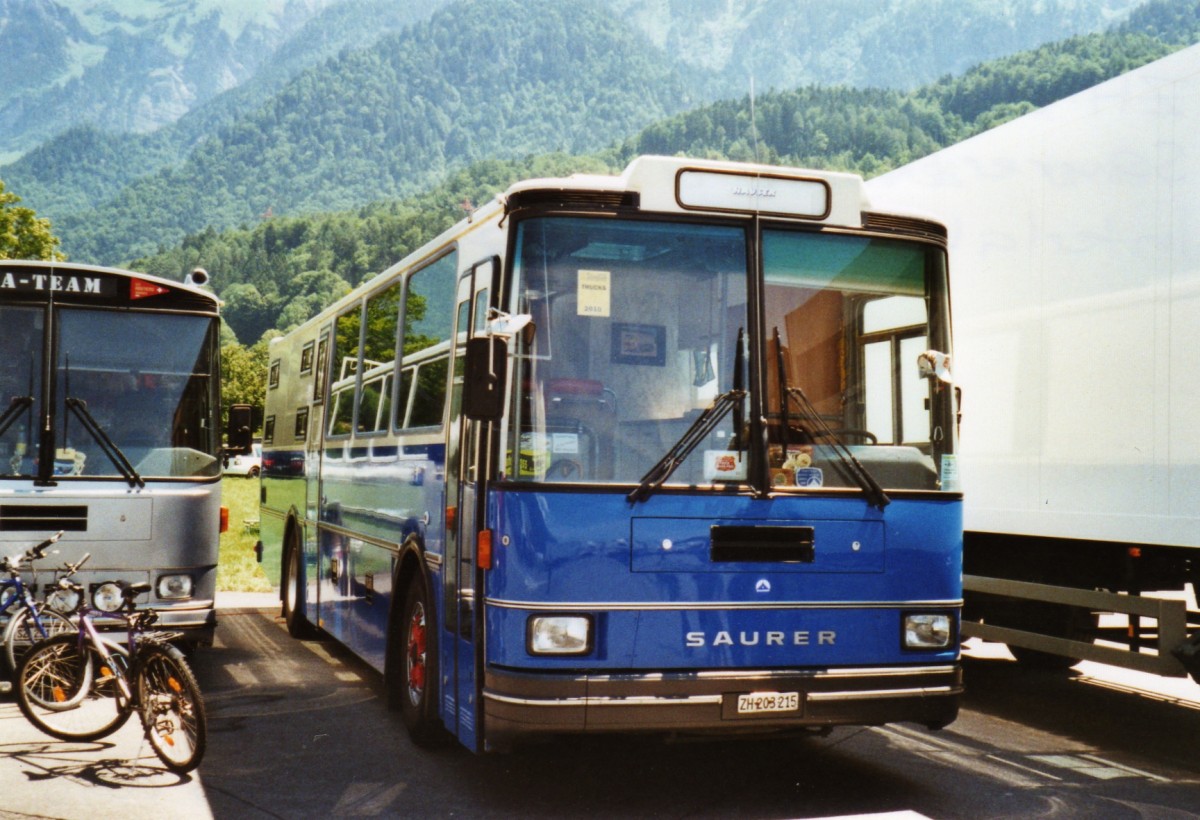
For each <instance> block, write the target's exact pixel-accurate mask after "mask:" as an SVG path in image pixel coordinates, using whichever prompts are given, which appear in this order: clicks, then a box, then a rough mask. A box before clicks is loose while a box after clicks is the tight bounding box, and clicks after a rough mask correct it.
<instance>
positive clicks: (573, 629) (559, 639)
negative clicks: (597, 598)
mask: <svg viewBox="0 0 1200 820" xmlns="http://www.w3.org/2000/svg"><path fill="white" fill-rule="evenodd" d="M526 646H527V648H528V650H529V654H530V655H586V654H587V653H589V652H591V651H592V618H591V616H590V615H534V616H533V617H531V618H530V619H529V627H528V630H527V632H526Z"/></svg>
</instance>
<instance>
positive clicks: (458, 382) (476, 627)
mask: <svg viewBox="0 0 1200 820" xmlns="http://www.w3.org/2000/svg"><path fill="white" fill-rule="evenodd" d="M498 268H499V260H498V259H495V258H493V259H489V260H487V261H485V262H481V263H479V264H477V265H475V266H474V267H473V268H471V269H470V270H469V271H468V272H466V273H465V274H463V276H462V278H461V279H459V283H458V292H457V295H456V298H455V303H456V305H457V311H456V316H457V319H456V326H455V336H454V338H455V349H454V359H453V361H454V370H453V373H454V375H453V379H454V384H453V392H452V394H451V395H452V397H453V398H452V400H451V404H450V423H449V426H448V430H447V442H446V445H447V446H446V554H445V564H444V567H445V576H444V583H443V613H444V617H443V630H444V631H443V633H442V638H443V640H442V647H443V649H442V669H443V675H442V680H443V681H446V684H445V686H444V687H443V691H442V699H443V707H444V716H445V720H446V725H447V726H448V727H449V728H450V729H451V731H453V732H454V733H455V734H456V735H457V736H458V739H459V740H460V741H461V742H462V743H463V744H465V745H466V746H468V747H469V748H472V749H476V750H478V740H479V735H478V726H477V725H476V718H477V715H478V714H479V712H478V711H477V710H478V705H479V704H478V689H479V679H478V677H477V675H478V674H479V673H480V670H481V669H482V654H483V646H482V642H481V638H482V635H481V634H480V632H481V630H482V617H481V616H482V608H481V606H480V602H481V601H482V600H483V590H482V589H479V588H478V586H477V580H480V579H479V578H478V575H477V572H476V563H475V546H476V544H475V542H476V532H477V530H478V526H477V524H478V512H477V504H478V502H479V499H480V496H479V494H478V492H477V486H478V485H477V482H478V479H479V476H480V470H481V467H480V464H479V460H480V458H482V457H483V455H484V453H485V449H484V447H483V444H482V442H481V438H482V432H483V430H482V427H483V425H481V424H480V423H479V422H474V421H471V420H469V419H467V418H466V417H465V416H464V415H463V414H462V390H463V371H464V369H465V368H464V361H465V356H466V343H467V340H468V339H469V338H471V337H472V336H473V335H475V334H476V333H478V332H481V331H482V328H483V325H484V322H485V320H486V317H487V305H488V293H489V288H490V286H491V283H492V282H493V280H494V277H495V274H496V271H497V270H498Z"/></svg>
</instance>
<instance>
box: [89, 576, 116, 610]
mask: <svg viewBox="0 0 1200 820" xmlns="http://www.w3.org/2000/svg"><path fill="white" fill-rule="evenodd" d="M92 606H94V607H96V609H99V610H100V611H101V612H116V611H117V610H118V609H120V608H121V586H120V584H115V583H113V582H112V581H109V582H108V583H104V584H101V585H100V586H98V587H96V589H95V591H94V592H93V593H92Z"/></svg>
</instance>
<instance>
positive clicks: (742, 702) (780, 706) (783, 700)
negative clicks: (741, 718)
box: [737, 692, 800, 715]
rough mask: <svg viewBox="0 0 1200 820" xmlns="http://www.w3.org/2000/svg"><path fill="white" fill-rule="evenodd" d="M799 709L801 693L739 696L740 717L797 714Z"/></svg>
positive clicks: (738, 709) (765, 693) (763, 693)
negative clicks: (780, 713)
mask: <svg viewBox="0 0 1200 820" xmlns="http://www.w3.org/2000/svg"><path fill="white" fill-rule="evenodd" d="M799 709H800V693H799V692H751V693H749V694H746V695H738V696H737V713H738V714H739V715H761V714H764V713H767V712H795V711H798V710H799Z"/></svg>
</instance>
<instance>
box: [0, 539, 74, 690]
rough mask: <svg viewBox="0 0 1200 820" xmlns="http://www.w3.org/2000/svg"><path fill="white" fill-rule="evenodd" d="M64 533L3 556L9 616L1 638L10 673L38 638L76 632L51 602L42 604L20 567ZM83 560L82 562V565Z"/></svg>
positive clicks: (1, 591)
mask: <svg viewBox="0 0 1200 820" xmlns="http://www.w3.org/2000/svg"><path fill="white" fill-rule="evenodd" d="M62 535H63V531H62V530H59V531H58V532H56V533H55V534H54V535H52V536H50V537H49V538H47V539H46V540H45V541H43V542H42V543H40V544H38V545H37V546H35V547H31V548H30V549H28V550H26V551H25V554H24V555H13V556H9V557H6V558H3V559H0V574H5V575H8V578H7V579H6V580H4V581H2V582H0V613H3V614H6V615H7V616H8V623H7V624H6V625H5V627H4V637H3V639H0V640H2V642H3V644H4V659H5V662H6V663H7V664H8V670H9V671H10V672H16V671H17V664H18V663H20V660H21V656H22V655H24V654H25V651H26V650H27V649H28V648H29V647H30V646H32V645H33V643H34V642H35V641H38V640H41V639H43V638H49V637H51V636H53V635H58V634H61V633H63V632H74V631H75V624H73V623H72V622H71V619H70V618H68V617H67V616H66V615H65V614H63V613H62V612H59V611H57V610H55V609H54V608H53V607H52V606H50V605H49V604H50V602H49V601H47V602H46V604H43V605H39V604H38V602H37V599H35V598H34V596H33V591H32V590H31V589H30V588H29V587H28V586H27V585H26V584H25V582H24V580H23V579H22V578H21V566H22V565H24V564H30V565H32V564H33V562H34V561H37V560H39V559H41V558H45V557H46V550H48V549H49V548H50V547H51V546H52V545H53V544H55V543H57V542H58V539H60V538H62ZM84 560H87V559H86V558H85V559H84ZM82 563H83V562H82V561H81V562H80V564H81V565H82ZM75 569H78V567H76V568H75Z"/></svg>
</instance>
